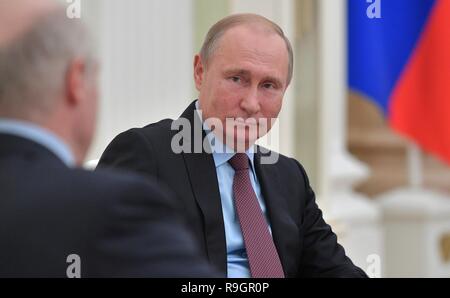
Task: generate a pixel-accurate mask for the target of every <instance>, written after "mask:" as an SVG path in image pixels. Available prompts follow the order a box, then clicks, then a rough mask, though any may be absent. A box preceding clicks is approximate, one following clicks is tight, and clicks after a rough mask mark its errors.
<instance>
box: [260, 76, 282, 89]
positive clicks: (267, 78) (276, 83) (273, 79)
mask: <svg viewBox="0 0 450 298" xmlns="http://www.w3.org/2000/svg"><path fill="white" fill-rule="evenodd" d="M263 81H270V82H274V83H275V85H277V86H279V87H282V86H283V83H282V82H281V80H280V79H278V78H276V77H271V76H268V77H264V78H263Z"/></svg>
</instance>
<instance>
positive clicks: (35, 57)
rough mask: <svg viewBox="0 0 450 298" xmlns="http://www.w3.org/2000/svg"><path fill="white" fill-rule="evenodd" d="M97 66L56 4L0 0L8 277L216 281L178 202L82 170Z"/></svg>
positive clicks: (144, 185) (139, 183)
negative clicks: (193, 279) (150, 278)
mask: <svg viewBox="0 0 450 298" xmlns="http://www.w3.org/2000/svg"><path fill="white" fill-rule="evenodd" d="M94 58H95V57H94V56H93V55H92V53H91V50H90V46H89V42H88V38H87V34H86V32H85V30H84V27H83V26H82V24H81V23H80V22H79V21H78V20H69V19H68V18H67V17H66V12H65V9H64V8H62V7H60V6H59V5H57V4H55V3H54V2H53V1H44V0H40V1H35V0H14V1H3V0H0V277H202V276H206V277H210V276H214V275H213V274H214V273H212V270H211V269H210V268H209V265H208V264H207V262H206V260H204V259H203V258H202V257H201V256H200V254H199V253H198V248H197V246H196V243H195V242H194V241H193V239H192V235H191V234H190V233H189V232H188V230H187V227H186V225H185V219H184V218H183V217H181V216H180V214H181V213H180V211H179V210H178V209H179V204H178V203H177V202H176V200H175V198H174V197H171V196H170V195H168V194H166V193H165V192H163V191H162V190H160V188H159V187H157V186H156V185H155V183H154V182H152V181H150V180H148V179H144V178H142V177H139V176H137V175H135V174H130V175H125V174H119V173H115V172H113V171H98V172H96V173H94V172H87V171H84V170H81V169H78V168H77V167H78V166H80V165H81V164H82V162H83V159H84V156H85V155H86V152H87V150H88V147H89V145H90V142H91V139H92V135H93V131H94V126H95V125H94V123H95V116H96V101H97V95H96V88H97V86H96V81H97V80H96V76H97V70H96V63H95V62H94V60H95V59H94Z"/></svg>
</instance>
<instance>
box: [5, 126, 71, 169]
mask: <svg viewBox="0 0 450 298" xmlns="http://www.w3.org/2000/svg"><path fill="white" fill-rule="evenodd" d="M0 133H4V134H10V135H14V136H18V137H22V138H24V139H27V140H30V141H33V142H35V143H38V144H40V145H41V146H44V147H45V148H47V149H48V150H50V151H51V152H53V154H55V155H56V156H57V157H58V158H59V159H61V160H62V161H63V162H64V163H65V164H66V165H67V166H68V167H74V166H75V158H74V155H73V153H72V152H71V151H70V149H69V147H68V146H67V145H66V144H65V143H64V142H63V141H62V140H60V139H59V138H58V137H57V136H56V135H54V134H53V133H51V132H50V131H48V130H46V129H44V128H41V127H39V126H37V125H34V124H32V123H30V122H25V121H18V120H11V119H5V118H0Z"/></svg>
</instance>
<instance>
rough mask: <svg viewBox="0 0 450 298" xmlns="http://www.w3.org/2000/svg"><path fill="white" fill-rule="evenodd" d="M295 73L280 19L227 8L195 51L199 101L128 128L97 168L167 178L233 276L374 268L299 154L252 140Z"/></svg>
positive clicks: (213, 256)
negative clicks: (356, 254) (338, 227)
mask: <svg viewBox="0 0 450 298" xmlns="http://www.w3.org/2000/svg"><path fill="white" fill-rule="evenodd" d="M292 72H293V53H292V48H291V45H290V43H289V40H288V39H287V38H286V37H285V35H284V33H283V31H282V30H281V29H280V28H279V27H278V26H277V25H276V24H274V23H273V22H271V21H269V20H267V19H265V18H263V17H261V16H258V15H252V14H242V15H233V16H230V17H227V18H225V19H223V20H221V21H220V22H218V23H217V24H215V25H214V26H213V27H212V28H211V29H210V31H209V33H208V35H207V37H206V39H205V43H204V44H203V47H202V50H201V52H200V54H198V55H196V56H195V61H194V79H195V83H196V87H197V89H198V90H199V100H198V101H196V102H193V103H192V104H191V105H190V106H189V107H188V108H187V109H186V111H185V112H184V113H183V114H182V115H181V117H180V118H179V119H178V120H176V121H172V120H163V121H161V122H158V123H155V124H151V125H149V126H147V127H144V128H141V129H132V130H129V131H127V132H124V133H122V134H120V135H119V136H118V137H116V138H115V139H114V140H113V141H112V143H111V144H110V145H109V146H108V148H107V149H106V151H105V152H104V154H103V156H102V158H101V160H100V165H99V167H100V168H105V167H114V168H122V169H127V170H133V171H136V172H138V173H142V174H146V175H147V176H149V177H156V178H157V180H158V181H161V182H163V183H165V184H167V185H168V186H169V187H170V188H171V189H172V190H174V191H175V192H176V193H177V195H178V197H179V198H180V199H182V201H183V204H182V208H183V209H184V212H185V213H186V214H187V216H188V218H189V222H190V223H191V227H192V230H193V232H194V234H195V236H196V239H197V242H198V244H199V245H200V246H201V248H202V251H203V253H204V255H205V256H206V257H208V259H209V261H210V263H211V264H213V265H214V266H215V267H216V268H217V269H218V270H219V271H220V272H222V273H223V274H226V275H227V276H228V277H366V275H365V273H364V272H363V271H362V270H361V269H360V268H358V267H356V266H355V265H354V264H353V263H352V262H351V260H350V259H349V258H348V257H347V256H346V255H345V252H344V249H343V248H342V247H341V246H340V245H339V244H338V243H337V238H336V235H335V234H334V233H333V232H332V230H331V228H330V226H329V225H327V224H326V223H325V221H324V220H323V218H322V212H321V211H320V209H319V208H318V206H317V205H316V202H315V197H314V192H313V190H312V189H311V187H310V185H309V182H308V178H307V175H306V173H305V170H304V169H303V167H302V166H301V165H300V163H298V162H297V161H296V160H294V159H291V158H288V157H285V156H282V155H277V154H276V153H275V152H270V151H269V152H268V151H267V150H264V149H263V148H261V147H259V146H254V142H255V141H256V140H257V139H258V138H260V137H262V136H263V135H265V134H266V133H267V132H268V131H269V130H270V129H271V127H272V124H273V119H276V118H277V117H278V114H279V112H280V109H281V104H282V98H283V95H284V93H285V91H286V89H287V87H288V85H289V83H290V81H291V79H292ZM199 136H200V137H199Z"/></svg>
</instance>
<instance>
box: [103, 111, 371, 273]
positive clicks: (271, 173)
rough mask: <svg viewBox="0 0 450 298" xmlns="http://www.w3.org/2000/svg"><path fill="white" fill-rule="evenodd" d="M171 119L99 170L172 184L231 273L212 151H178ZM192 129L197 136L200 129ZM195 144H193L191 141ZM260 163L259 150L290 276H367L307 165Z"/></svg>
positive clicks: (198, 232)
mask: <svg viewBox="0 0 450 298" xmlns="http://www.w3.org/2000/svg"><path fill="white" fill-rule="evenodd" d="M194 109H195V103H192V104H191V105H190V106H189V107H188V108H187V110H186V111H185V112H184V113H183V114H182V116H181V118H186V119H188V120H189V122H190V124H191V126H192V127H193V128H194V127H196V128H197V129H200V130H202V125H201V123H200V120H199V118H198V117H197V116H196V115H195V114H194ZM194 115H195V116H194ZM172 122H173V121H172V120H169V119H167V120H162V121H161V122H158V123H155V124H151V125H149V126H147V127H144V128H141V129H132V130H129V131H127V132H124V133H122V134H120V135H119V136H118V137H116V138H115V139H114V140H113V141H112V143H111V144H110V145H109V146H108V148H107V149H106V151H105V152H104V154H103V156H102V158H101V161H100V164H99V167H100V168H104V167H114V168H122V169H127V170H133V171H136V172H139V173H142V174H146V175H148V176H151V177H156V179H157V180H159V181H160V182H162V183H165V184H166V185H168V186H169V187H170V188H171V189H172V190H173V191H175V192H176V193H177V195H178V196H179V198H180V199H181V200H182V201H183V208H184V212H185V213H186V214H187V216H188V218H189V222H190V224H191V228H192V230H193V232H194V234H195V236H196V239H197V242H198V244H199V245H200V246H201V248H202V251H203V253H204V255H205V256H207V257H208V259H209V261H210V262H211V263H212V264H213V265H214V266H215V267H216V268H218V269H219V270H220V271H221V272H223V273H224V274H226V272H227V256H226V243H225V232H224V222H223V216H222V208H221V200H220V194H219V186H218V182H217V176H216V168H215V165H214V160H213V156H212V155H211V154H208V153H206V152H202V153H181V154H175V153H173V151H172V149H171V142H172V137H173V136H174V135H176V134H177V133H178V132H179V131H173V130H171V125H172ZM196 122H197V123H196ZM181 128H183V127H181ZM194 130H195V129H193V130H192V131H193V132H192V134H191V137H192V136H193V135H194V134H195V133H199V132H198V131H196V132H195V131H194ZM200 134H201V133H200ZM203 136H205V134H204V132H203ZM191 146H192V147H194V146H195V145H194V141H193V139H192V140H191ZM191 149H192V148H191ZM192 152H193V151H192ZM260 160H261V153H257V154H256V155H255V168H256V174H257V176H258V179H259V182H260V184H261V189H262V193H263V197H264V200H265V203H266V206H267V212H268V217H269V220H270V223H271V227H272V232H273V238H274V242H275V245H276V248H277V250H278V253H279V255H280V258H281V262H282V265H283V269H284V272H285V276H286V277H365V276H366V275H365V273H364V272H363V271H362V270H361V269H359V268H358V267H356V266H354V265H353V264H352V262H351V261H350V259H349V258H348V257H346V255H345V252H344V249H343V248H342V247H341V246H340V245H339V244H338V243H337V239H336V235H335V234H334V233H333V232H332V230H331V228H330V226H328V225H327V224H326V223H325V222H324V220H323V218H322V212H321V211H320V210H319V208H318V206H317V205H316V202H315V197H314V192H313V190H312V189H311V187H310V185H309V182H308V178H307V176H306V173H305V171H304V169H303V167H302V166H301V165H300V164H299V163H298V162H297V161H296V160H294V159H291V158H288V157H285V156H282V155H280V157H279V160H278V162H277V163H276V164H273V165H263V164H261V162H260Z"/></svg>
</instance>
